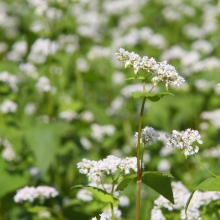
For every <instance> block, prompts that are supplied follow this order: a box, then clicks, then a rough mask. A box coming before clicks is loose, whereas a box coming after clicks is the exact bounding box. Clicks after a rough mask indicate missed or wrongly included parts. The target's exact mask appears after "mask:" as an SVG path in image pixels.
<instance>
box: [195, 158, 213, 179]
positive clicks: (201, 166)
mask: <svg viewBox="0 0 220 220" xmlns="http://www.w3.org/2000/svg"><path fill="white" fill-rule="evenodd" d="M193 157H194V158H195V160H196V162H197V163H198V164H199V165H200V166H201V167H202V168H203V169H205V170H206V171H207V172H209V173H210V174H211V175H212V176H213V177H215V178H217V176H216V175H215V174H214V173H212V172H211V171H210V170H208V169H207V168H206V167H204V166H203V165H202V163H201V162H200V161H199V160H198V159H197V158H196V157H195V155H193Z"/></svg>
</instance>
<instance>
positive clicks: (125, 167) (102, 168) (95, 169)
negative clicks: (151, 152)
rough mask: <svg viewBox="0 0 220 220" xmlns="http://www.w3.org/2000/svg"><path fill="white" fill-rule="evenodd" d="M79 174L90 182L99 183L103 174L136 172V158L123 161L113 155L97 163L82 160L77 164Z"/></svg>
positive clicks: (127, 158)
mask: <svg viewBox="0 0 220 220" xmlns="http://www.w3.org/2000/svg"><path fill="white" fill-rule="evenodd" d="M77 168H78V169H79V172H80V173H82V174H85V175H86V176H87V177H88V179H89V181H90V182H101V179H102V178H103V177H104V175H105V174H107V175H111V174H114V173H116V172H117V171H119V172H124V173H125V174H129V173H130V170H134V171H135V172H137V158H136V157H126V158H124V159H121V158H118V157H115V156H113V155H110V156H108V157H107V158H105V159H103V160H99V161H94V160H88V159H85V158H84V159H83V160H82V162H79V163H78V164H77Z"/></svg>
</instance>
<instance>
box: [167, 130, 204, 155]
mask: <svg viewBox="0 0 220 220" xmlns="http://www.w3.org/2000/svg"><path fill="white" fill-rule="evenodd" d="M166 137H167V139H168V142H167V144H166V147H176V148H178V149H181V150H182V152H183V154H184V156H185V157H187V156H189V155H193V154H195V153H198V151H199V147H198V146H193V144H194V142H198V143H199V144H202V143H203V142H202V140H201V135H200V134H199V132H198V131H197V130H192V129H190V128H188V129H186V130H185V131H176V130H173V131H172V134H171V135H168V134H167V135H166Z"/></svg>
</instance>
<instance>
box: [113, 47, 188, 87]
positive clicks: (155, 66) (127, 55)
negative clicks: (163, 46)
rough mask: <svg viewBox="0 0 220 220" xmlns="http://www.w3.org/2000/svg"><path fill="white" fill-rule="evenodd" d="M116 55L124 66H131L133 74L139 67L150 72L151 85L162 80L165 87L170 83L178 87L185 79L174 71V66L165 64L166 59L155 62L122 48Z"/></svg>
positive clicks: (152, 59)
mask: <svg viewBox="0 0 220 220" xmlns="http://www.w3.org/2000/svg"><path fill="white" fill-rule="evenodd" d="M116 55H117V59H118V60H119V61H121V62H122V63H124V64H125V68H128V67H132V68H133V70H134V73H135V74H137V72H138V71H139V69H142V70H143V71H145V72H150V73H152V74H153V78H152V83H153V86H156V85H157V83H159V82H161V81H164V82H165V84H166V88H167V89H168V87H169V85H170V84H174V85H175V86H176V87H179V86H181V85H182V83H183V82H184V81H185V79H184V78H183V77H181V76H179V74H178V73H177V72H176V69H175V68H174V66H171V65H170V64H167V61H163V62H156V60H155V59H154V58H153V57H152V58H148V57H147V56H144V57H143V58H142V57H140V56H139V55H138V54H135V53H134V52H128V51H126V50H125V49H123V48H120V49H119V51H118V53H116Z"/></svg>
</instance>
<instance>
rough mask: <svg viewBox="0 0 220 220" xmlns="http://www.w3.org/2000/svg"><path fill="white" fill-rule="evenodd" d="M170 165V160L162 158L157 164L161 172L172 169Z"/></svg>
mask: <svg viewBox="0 0 220 220" xmlns="http://www.w3.org/2000/svg"><path fill="white" fill-rule="evenodd" d="M170 167H171V165H170V162H169V161H168V160H166V159H162V160H160V162H159V163H158V164H157V170H158V171H161V172H163V171H168V170H170Z"/></svg>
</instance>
